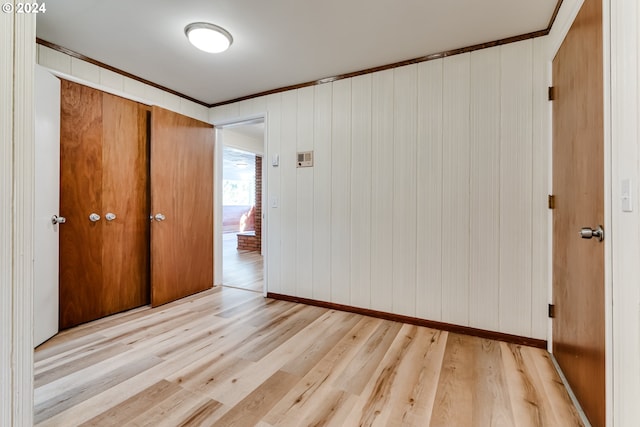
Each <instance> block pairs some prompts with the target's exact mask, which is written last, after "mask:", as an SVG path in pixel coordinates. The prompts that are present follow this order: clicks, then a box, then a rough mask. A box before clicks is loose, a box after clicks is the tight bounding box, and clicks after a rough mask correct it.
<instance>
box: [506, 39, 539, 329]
mask: <svg viewBox="0 0 640 427" xmlns="http://www.w3.org/2000/svg"><path fill="white" fill-rule="evenodd" d="M500 49H501V59H502V60H501V74H502V88H501V104H502V109H501V116H500V121H501V130H500V145H501V146H500V183H501V188H500V304H499V309H500V330H501V331H503V332H507V333H512V334H519V335H526V336H529V335H530V333H531V241H532V236H531V233H532V228H531V227H532V223H531V191H532V170H531V167H532V166H531V156H532V147H531V144H532V123H531V120H532V114H533V113H532V103H533V98H532V84H531V81H532V70H533V67H532V66H533V64H532V42H531V41H530V40H527V41H524V42H519V43H514V44H509V45H504V46H502V47H501V48H500Z"/></svg>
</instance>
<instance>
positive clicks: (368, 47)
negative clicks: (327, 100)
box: [37, 0, 559, 104]
mask: <svg viewBox="0 0 640 427" xmlns="http://www.w3.org/2000/svg"><path fill="white" fill-rule="evenodd" d="M558 1H559V0H482V1H480V0H323V1H310V0H216V1H213V0H183V1H177V0H135V1H132V0H108V1H105V0H55V1H53V2H51V3H47V11H46V13H43V14H38V17H37V36H38V37H39V38H41V39H43V40H46V41H48V42H51V43H54V44H57V45H60V46H62V47H65V48H67V49H70V50H73V51H75V52H77V53H80V54H82V55H85V56H87V57H89V58H92V59H94V60H97V61H100V62H103V63H105V64H107V65H109V66H111V67H115V68H118V69H120V70H123V71H126V72H128V73H131V74H133V75H136V76H138V77H141V78H143V79H146V80H149V81H151V82H153V83H156V84H159V85H161V86H164V87H167V88H170V89H173V90H175V91H177V92H180V93H182V94H185V95H187V96H190V97H192V98H195V99H198V100H200V101H202V102H205V103H208V104H213V103H218V102H223V101H227V100H231V99H235V98H239V97H243V96H247V95H252V94H256V93H260V92H264V91H268V90H272V89H277V88H282V87H286V86H290V85H296V84H301V83H306V82H311V81H315V80H319V79H323V78H327V77H332V76H337V75H341V74H346V73H351V72H356V71H361V70H364V69H368V68H372V67H377V66H383V65H388V64H392V63H396V62H400V61H405V60H410V59H414V58H419V57H423V56H426V55H429V54H433V53H439V52H443V51H448V50H453V49H458V48H462V47H467V46H473V45H476V44H481V43H486V42H491V41H495V40H500V39H504V38H508V37H512V36H518V35H521V34H526V33H531V32H535V31H539V30H545V29H546V28H547V27H548V25H549V22H550V20H551V17H552V15H553V12H554V10H555V8H556V5H557V4H558ZM196 21H207V22H211V23H213V24H216V25H220V26H222V27H224V28H226V29H227V30H228V31H229V32H230V33H231V34H232V35H233V38H234V42H233V45H232V46H231V48H230V49H229V50H228V51H227V52H224V53H221V54H217V55H212V54H207V53H204V52H201V51H199V50H197V49H196V48H194V47H193V46H191V45H190V44H189V43H188V41H187V39H186V37H185V35H184V27H185V26H186V25H187V24H189V23H191V22H196Z"/></svg>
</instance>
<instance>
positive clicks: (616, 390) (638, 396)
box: [606, 0, 640, 426]
mask: <svg viewBox="0 0 640 427" xmlns="http://www.w3.org/2000/svg"><path fill="white" fill-rule="evenodd" d="M606 3H607V4H608V5H609V6H610V18H611V21H610V22H611V24H610V34H609V35H610V39H609V41H610V55H611V57H610V66H611V68H610V75H609V77H610V84H611V86H610V100H611V104H610V108H611V110H610V111H611V116H610V138H611V182H610V191H611V192H610V202H611V205H610V207H611V229H610V232H609V236H610V237H611V239H610V241H611V242H610V244H611V251H612V257H611V260H610V261H611V271H612V278H611V280H612V292H613V296H612V299H613V301H612V303H613V304H614V307H613V308H615V310H612V318H613V319H612V323H613V325H612V331H613V337H612V340H611V349H610V355H611V358H612V360H611V363H612V364H613V365H612V372H611V377H612V378H611V385H612V390H611V397H610V400H609V399H608V401H607V403H608V404H609V403H611V405H612V408H611V413H612V417H613V418H612V420H611V421H612V422H611V425H616V426H627V425H637V423H638V419H640V406H639V405H638V401H639V400H640V360H639V359H638V354H640V289H639V287H638V277H640V263H639V262H638V260H639V259H640V209H639V202H640V199H639V198H640V191H639V190H638V187H639V184H640V173H639V170H640V147H639V143H640V128H639V124H638V120H639V119H640V83H639V79H640V64H639V63H640V28H639V27H640V7H639V6H638V3H637V0H606ZM623 179H629V180H630V181H631V184H632V185H631V187H632V189H631V196H632V200H633V205H634V206H633V211H632V212H622V209H621V204H620V202H619V200H620V199H619V198H620V195H621V191H620V190H621V189H620V182H621V180H623ZM613 255H615V257H613ZM608 356H609V354H608Z"/></svg>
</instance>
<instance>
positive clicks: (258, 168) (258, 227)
mask: <svg viewBox="0 0 640 427" xmlns="http://www.w3.org/2000/svg"><path fill="white" fill-rule="evenodd" d="M255 231H256V240H257V242H258V244H257V249H256V250H257V251H260V250H261V248H262V157H260V156H256V219H255Z"/></svg>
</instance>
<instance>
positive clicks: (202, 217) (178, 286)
mask: <svg viewBox="0 0 640 427" xmlns="http://www.w3.org/2000/svg"><path fill="white" fill-rule="evenodd" d="M151 123H152V126H151V205H152V210H151V212H152V213H153V215H154V217H155V218H156V219H154V221H153V224H152V227H151V304H152V305H153V306H157V305H160V304H164V303H167V302H169V301H173V300H176V299H179V298H182V297H184V296H187V295H191V294H194V293H196V292H200V291H202V290H205V289H208V288H211V287H212V286H213V126H211V125H209V124H207V123H203V122H200V121H198V120H195V119H191V118H188V117H185V116H182V115H180V114H177V113H173V112H171V111H168V110H164V109H162V108H158V107H153V110H152V116H151ZM160 215H162V216H160ZM162 218H164V219H162Z"/></svg>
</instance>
